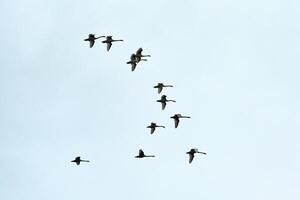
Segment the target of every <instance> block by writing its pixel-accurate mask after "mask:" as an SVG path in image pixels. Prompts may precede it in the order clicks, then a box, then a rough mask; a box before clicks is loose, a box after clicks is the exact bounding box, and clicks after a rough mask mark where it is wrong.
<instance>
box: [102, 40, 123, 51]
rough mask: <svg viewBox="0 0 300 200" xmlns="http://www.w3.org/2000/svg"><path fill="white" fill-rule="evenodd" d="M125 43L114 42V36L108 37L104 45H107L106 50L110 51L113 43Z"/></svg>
mask: <svg viewBox="0 0 300 200" xmlns="http://www.w3.org/2000/svg"><path fill="white" fill-rule="evenodd" d="M118 41H124V40H114V39H112V36H106V39H105V40H104V41H102V43H106V45H107V46H106V50H107V51H109V50H110V48H111V45H112V43H113V42H118Z"/></svg>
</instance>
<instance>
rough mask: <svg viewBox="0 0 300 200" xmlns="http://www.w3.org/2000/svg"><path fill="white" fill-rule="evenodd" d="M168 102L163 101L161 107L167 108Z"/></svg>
mask: <svg viewBox="0 0 300 200" xmlns="http://www.w3.org/2000/svg"><path fill="white" fill-rule="evenodd" d="M166 105H167V103H166V102H164V101H163V102H161V108H162V109H163V110H164V109H165V108H166Z"/></svg>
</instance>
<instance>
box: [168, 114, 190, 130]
mask: <svg viewBox="0 0 300 200" xmlns="http://www.w3.org/2000/svg"><path fill="white" fill-rule="evenodd" d="M171 118H173V119H174V122H175V128H177V127H178V125H179V119H180V118H191V117H189V116H182V115H181V114H175V115H173V116H172V117H171Z"/></svg>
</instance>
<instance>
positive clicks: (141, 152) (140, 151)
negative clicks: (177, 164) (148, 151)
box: [135, 149, 155, 158]
mask: <svg viewBox="0 0 300 200" xmlns="http://www.w3.org/2000/svg"><path fill="white" fill-rule="evenodd" d="M146 157H155V156H154V155H145V154H144V151H143V150H142V149H140V150H139V155H137V156H135V158H146Z"/></svg>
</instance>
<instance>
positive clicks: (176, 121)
mask: <svg viewBox="0 0 300 200" xmlns="http://www.w3.org/2000/svg"><path fill="white" fill-rule="evenodd" d="M174 121H175V128H177V127H178V124H179V119H176V118H175V119H174Z"/></svg>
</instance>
